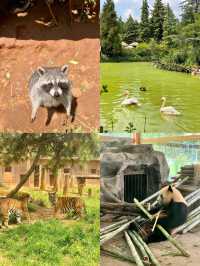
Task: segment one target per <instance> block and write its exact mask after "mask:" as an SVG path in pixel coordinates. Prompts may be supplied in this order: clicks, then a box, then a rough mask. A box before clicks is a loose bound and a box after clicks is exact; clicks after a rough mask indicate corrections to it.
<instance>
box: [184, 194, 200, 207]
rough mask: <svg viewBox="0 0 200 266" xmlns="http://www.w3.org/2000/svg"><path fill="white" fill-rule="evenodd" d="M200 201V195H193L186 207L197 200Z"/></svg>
mask: <svg viewBox="0 0 200 266" xmlns="http://www.w3.org/2000/svg"><path fill="white" fill-rule="evenodd" d="M199 199H200V193H198V194H197V195H195V197H193V198H192V199H191V200H190V201H189V202H188V203H187V206H188V207H190V206H191V205H192V204H194V203H195V202H196V201H197V200H199Z"/></svg>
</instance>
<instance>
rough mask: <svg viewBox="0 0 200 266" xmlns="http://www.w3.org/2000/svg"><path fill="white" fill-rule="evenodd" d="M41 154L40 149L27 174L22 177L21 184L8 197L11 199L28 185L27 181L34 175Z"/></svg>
mask: <svg viewBox="0 0 200 266" xmlns="http://www.w3.org/2000/svg"><path fill="white" fill-rule="evenodd" d="M40 153H41V151H40V148H39V149H38V152H37V154H36V156H35V158H34V160H33V163H32V165H31V167H30V169H29V170H28V171H27V172H26V174H24V175H22V178H21V180H20V182H19V183H18V184H17V185H16V187H15V188H14V189H12V190H11V191H10V192H9V193H8V194H7V197H9V198H11V197H13V196H14V195H15V194H16V193H17V192H18V191H19V190H20V189H21V188H22V187H23V185H24V184H25V183H26V181H27V180H28V179H29V177H30V175H31V174H32V173H33V171H34V169H35V166H36V165H37V163H38V161H39V159H40Z"/></svg>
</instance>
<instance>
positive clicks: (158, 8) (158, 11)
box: [151, 0, 164, 42]
mask: <svg viewBox="0 0 200 266" xmlns="http://www.w3.org/2000/svg"><path fill="white" fill-rule="evenodd" d="M163 23H164V5H163V2H162V0H155V2H154V7H153V12H152V18H151V28H152V35H153V37H154V39H155V40H156V41H157V42H160V41H161V40H162V38H163Z"/></svg>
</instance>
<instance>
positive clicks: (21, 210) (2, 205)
mask: <svg viewBox="0 0 200 266" xmlns="http://www.w3.org/2000/svg"><path fill="white" fill-rule="evenodd" d="M28 199H29V197H23V198H22V199H21V200H18V199H13V198H1V199H0V217H1V221H2V224H1V225H0V227H1V228H2V227H3V226H5V227H8V222H9V216H10V215H11V214H14V213H15V214H17V215H16V216H17V217H18V218H17V223H19V222H21V217H20V219H19V216H22V215H23V216H25V218H26V219H27V220H28V222H29V223H30V216H29V212H28Z"/></svg>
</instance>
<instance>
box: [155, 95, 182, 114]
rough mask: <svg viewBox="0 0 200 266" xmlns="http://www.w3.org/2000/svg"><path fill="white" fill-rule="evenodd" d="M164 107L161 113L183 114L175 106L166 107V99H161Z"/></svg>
mask: <svg viewBox="0 0 200 266" xmlns="http://www.w3.org/2000/svg"><path fill="white" fill-rule="evenodd" d="M161 101H162V105H161V107H160V112H161V113H163V114H166V115H180V114H181V113H180V112H179V111H177V110H176V109H175V108H174V107H173V106H165V103H166V98H165V97H162V98H161Z"/></svg>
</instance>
